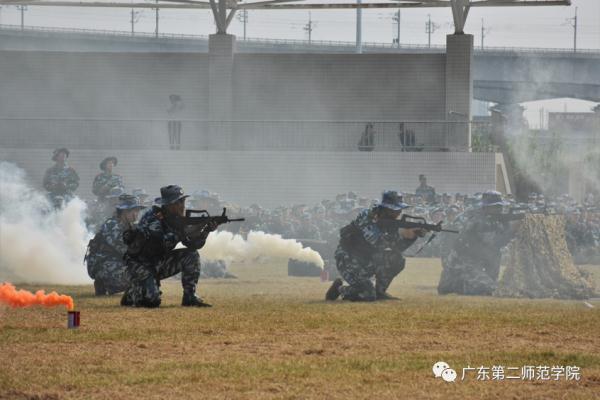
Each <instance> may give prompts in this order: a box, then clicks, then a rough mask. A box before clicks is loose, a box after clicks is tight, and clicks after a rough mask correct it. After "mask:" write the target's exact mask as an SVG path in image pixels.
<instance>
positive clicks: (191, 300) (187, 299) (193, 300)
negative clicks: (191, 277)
mask: <svg viewBox="0 0 600 400" xmlns="http://www.w3.org/2000/svg"><path fill="white" fill-rule="evenodd" d="M181 305H182V306H183V307H212V305H211V304H208V303H205V302H204V301H203V300H202V299H201V298H200V297H198V296H196V293H193V292H189V293H188V292H184V293H183V298H182V299H181Z"/></svg>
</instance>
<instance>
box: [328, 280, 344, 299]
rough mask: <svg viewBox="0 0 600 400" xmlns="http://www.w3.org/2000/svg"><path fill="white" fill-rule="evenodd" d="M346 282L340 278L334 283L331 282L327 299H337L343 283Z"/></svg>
mask: <svg viewBox="0 0 600 400" xmlns="http://www.w3.org/2000/svg"><path fill="white" fill-rule="evenodd" d="M343 284H344V281H342V280H341V279H340V278H337V279H336V280H335V281H333V283H332V284H331V287H330V288H329V290H327V293H325V300H327V301H334V300H337V298H338V297H340V294H341V293H340V288H341V287H342V285H343Z"/></svg>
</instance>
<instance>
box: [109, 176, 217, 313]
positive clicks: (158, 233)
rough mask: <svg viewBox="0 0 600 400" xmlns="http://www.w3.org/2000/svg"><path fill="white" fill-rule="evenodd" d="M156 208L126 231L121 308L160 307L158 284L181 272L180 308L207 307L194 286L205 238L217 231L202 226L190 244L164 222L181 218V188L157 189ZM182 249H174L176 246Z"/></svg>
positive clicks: (198, 273) (183, 205)
mask: <svg viewBox="0 0 600 400" xmlns="http://www.w3.org/2000/svg"><path fill="white" fill-rule="evenodd" d="M160 193H161V197H160V198H157V199H156V202H157V203H158V205H156V206H153V207H152V208H151V209H149V210H148V211H146V212H145V213H144V214H143V215H142V218H141V219H140V222H139V223H138V225H137V227H136V228H135V229H134V230H130V231H128V232H127V233H126V234H125V236H124V239H125V243H127V244H128V249H127V253H126V254H125V260H126V263H127V267H128V271H129V273H130V275H131V285H130V287H129V288H128V289H127V291H126V292H125V294H124V295H123V298H122V299H121V305H123V306H136V307H149V308H154V307H158V306H160V303H161V292H160V290H159V288H160V281H161V280H163V279H166V278H168V277H171V276H173V275H176V274H178V273H181V285H182V286H183V298H182V301H181V305H182V306H196V307H210V306H211V305H210V304H208V303H205V302H204V301H202V299H200V298H199V297H197V296H196V285H197V284H198V278H199V277H200V255H199V254H198V251H197V250H198V249H200V248H202V246H204V243H205V241H206V237H207V236H208V234H209V233H210V232H212V231H214V230H215V229H216V228H217V225H216V224H214V223H211V224H209V225H207V226H206V227H205V231H204V232H205V234H204V235H203V237H202V238H200V239H198V240H195V241H190V240H189V239H188V238H187V237H185V236H183V234H182V233H180V232H178V231H177V230H175V229H174V228H173V227H172V226H170V225H169V224H168V223H167V220H168V219H169V217H171V216H183V215H184V213H185V199H186V198H187V197H188V196H187V195H184V194H183V190H182V189H181V187H179V186H177V185H169V186H165V187H162V188H161V189H160ZM180 242H181V243H182V244H183V245H184V246H186V248H181V249H175V246H176V245H177V244H178V243H180Z"/></svg>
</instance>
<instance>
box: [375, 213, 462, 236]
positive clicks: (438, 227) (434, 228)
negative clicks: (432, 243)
mask: <svg viewBox="0 0 600 400" xmlns="http://www.w3.org/2000/svg"><path fill="white" fill-rule="evenodd" d="M378 223H379V224H380V226H381V227H382V228H383V229H385V230H388V231H392V230H398V229H400V228H403V229H423V230H425V231H427V232H448V233H459V231H456V230H453V229H444V228H442V222H441V221H440V222H438V223H437V224H429V223H427V220H426V219H425V218H423V217H415V216H413V215H408V214H403V215H402V217H401V218H400V219H383V220H380V221H378Z"/></svg>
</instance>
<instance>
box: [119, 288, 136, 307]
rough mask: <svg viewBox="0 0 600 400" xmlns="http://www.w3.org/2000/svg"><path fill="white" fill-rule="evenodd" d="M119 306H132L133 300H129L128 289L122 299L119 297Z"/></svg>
mask: <svg viewBox="0 0 600 400" xmlns="http://www.w3.org/2000/svg"><path fill="white" fill-rule="evenodd" d="M121 305H122V306H123V307H131V306H133V299H132V298H131V294H130V293H129V289H128V290H126V291H125V293H123V297H121Z"/></svg>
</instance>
